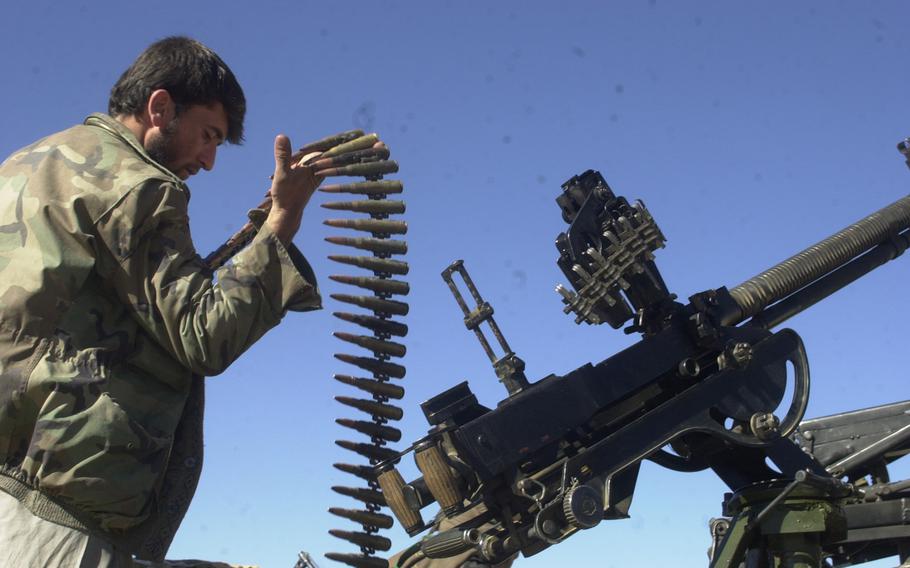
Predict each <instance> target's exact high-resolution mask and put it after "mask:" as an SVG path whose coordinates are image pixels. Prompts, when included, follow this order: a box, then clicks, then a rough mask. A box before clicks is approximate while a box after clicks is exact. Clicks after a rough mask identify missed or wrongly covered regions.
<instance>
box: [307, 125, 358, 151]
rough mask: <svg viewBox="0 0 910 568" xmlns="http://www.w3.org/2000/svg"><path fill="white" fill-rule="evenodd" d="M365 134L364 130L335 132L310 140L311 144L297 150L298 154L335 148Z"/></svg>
mask: <svg viewBox="0 0 910 568" xmlns="http://www.w3.org/2000/svg"><path fill="white" fill-rule="evenodd" d="M361 136H363V131H362V130H348V131H347V132H339V133H338V134H333V135H331V136H326V137H325V138H322V139H320V140H317V141H315V142H310V143H309V144H307V145H305V146H303V147H302V148H300V149H299V150H297V154H300V155H301V157H302V155H303V154H310V153H312V152H325V151H326V150H328V149H330V148H334V147H335V146H338V145H340V144H344V143H346V142H350V141H351V140H355V139H357V138H360V137H361Z"/></svg>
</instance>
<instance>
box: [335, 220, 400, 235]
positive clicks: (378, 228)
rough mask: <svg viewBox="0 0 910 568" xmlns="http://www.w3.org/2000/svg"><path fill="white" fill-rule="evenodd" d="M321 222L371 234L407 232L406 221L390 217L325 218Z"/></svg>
mask: <svg viewBox="0 0 910 568" xmlns="http://www.w3.org/2000/svg"><path fill="white" fill-rule="evenodd" d="M322 223H323V224H324V225H328V226H329V227H337V228H339V229H353V230H355V231H364V232H367V233H373V234H384V235H404V234H406V233H407V232H408V224H407V223H405V222H404V221H393V220H390V219H326V220H325V221H323V222H322Z"/></svg>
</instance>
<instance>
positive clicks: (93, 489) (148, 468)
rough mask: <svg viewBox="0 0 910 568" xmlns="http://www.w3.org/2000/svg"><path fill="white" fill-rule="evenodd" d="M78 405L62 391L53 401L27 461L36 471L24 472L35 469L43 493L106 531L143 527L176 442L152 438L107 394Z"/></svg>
mask: <svg viewBox="0 0 910 568" xmlns="http://www.w3.org/2000/svg"><path fill="white" fill-rule="evenodd" d="M55 398H57V399H59V400H56V401H55V400H54V399H55ZM73 402H76V401H74V400H73V398H72V396H71V395H70V394H69V393H64V392H61V391H55V392H53V393H52V394H51V395H50V397H48V399H47V400H46V402H45V404H44V406H43V408H42V411H43V413H42V414H41V415H39V417H38V421H37V423H36V425H35V434H34V437H33V439H32V444H31V446H30V448H29V455H28V459H27V460H26V463H28V462H29V460H30V461H31V463H30V464H28V465H30V466H31V467H26V468H25V469H31V470H32V472H33V473H34V478H35V481H36V484H37V485H38V487H39V488H40V490H41V491H43V492H45V493H47V494H49V495H52V496H54V497H56V498H58V499H61V500H63V501H64V502H66V503H69V504H71V505H73V506H75V507H76V508H77V509H79V510H81V511H83V512H85V513H88V514H89V515H90V516H91V517H92V518H94V519H95V520H96V521H98V522H99V524H100V525H101V528H102V529H104V530H108V531H111V530H122V529H128V528H131V527H133V526H135V525H137V524H139V523H141V522H142V521H143V520H144V519H145V518H146V517H147V516H148V514H149V511H150V510H151V506H152V503H153V501H154V499H153V496H154V492H155V490H156V487H157V481H158V479H159V478H160V476H161V475H162V474H163V471H164V468H165V466H166V463H167V457H168V451H169V449H170V445H171V439H170V438H168V437H160V436H154V435H152V434H150V433H149V432H148V431H146V429H145V428H143V427H142V426H141V425H140V424H139V423H137V422H136V421H134V420H132V419H131V418H130V417H129V415H128V414H127V412H126V411H125V410H124V409H123V408H122V407H121V406H120V405H119V404H117V402H116V401H114V400H113V399H112V398H111V397H110V395H108V394H107V393H104V392H102V393H100V394H98V395H96V396H94V397H92V400H91V402H90V404H87V405H86V402H88V401H87V400H85V399H83V400H82V401H80V402H82V405H79V404H75V405H73ZM83 405H84V406H83ZM80 406H83V408H82V409H79V407H80ZM67 409H70V410H73V411H74V412H72V413H67V412H66V410H67ZM44 411H46V412H44Z"/></svg>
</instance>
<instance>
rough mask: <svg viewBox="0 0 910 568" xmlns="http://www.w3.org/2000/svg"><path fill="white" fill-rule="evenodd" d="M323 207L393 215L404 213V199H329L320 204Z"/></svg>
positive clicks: (334, 209)
mask: <svg viewBox="0 0 910 568" xmlns="http://www.w3.org/2000/svg"><path fill="white" fill-rule="evenodd" d="M322 208H323V209H331V210H333V211H354V212H355V213H370V214H373V215H394V214H398V213H404V210H405V205H404V201H393V200H391V199H361V200H358V201H330V202H328V203H323V204H322Z"/></svg>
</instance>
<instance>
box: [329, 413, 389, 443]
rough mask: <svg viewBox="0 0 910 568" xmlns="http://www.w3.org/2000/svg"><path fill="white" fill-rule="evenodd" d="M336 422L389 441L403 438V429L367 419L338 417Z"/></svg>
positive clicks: (372, 436)
mask: <svg viewBox="0 0 910 568" xmlns="http://www.w3.org/2000/svg"><path fill="white" fill-rule="evenodd" d="M335 423H336V424H339V425H340V426H344V427H345V428H350V429H351V430H355V431H357V432H360V433H361V434H366V435H367V436H369V437H371V438H379V439H382V440H387V441H389V442H397V441H399V440H401V430H399V429H398V428H392V427H391V426H386V425H384V424H377V423H375V422H367V421H366V420H349V419H347V418H336V419H335Z"/></svg>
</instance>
